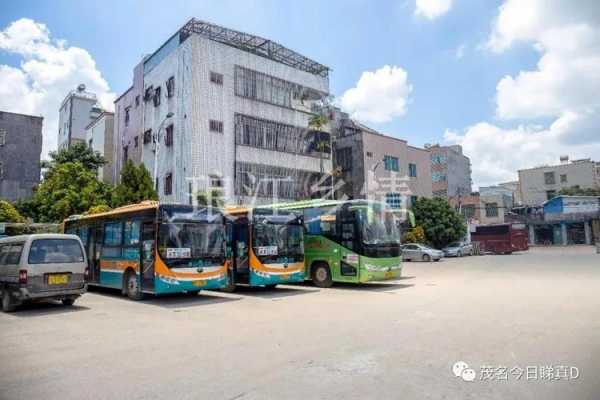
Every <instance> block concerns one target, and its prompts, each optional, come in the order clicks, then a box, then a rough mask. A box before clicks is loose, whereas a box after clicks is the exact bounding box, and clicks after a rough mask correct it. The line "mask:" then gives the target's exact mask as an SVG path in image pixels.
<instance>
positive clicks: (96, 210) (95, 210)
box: [85, 204, 112, 215]
mask: <svg viewBox="0 0 600 400" xmlns="http://www.w3.org/2000/svg"><path fill="white" fill-rule="evenodd" d="M110 210H112V208H110V206H108V205H106V204H98V205H97V206H93V207H91V208H90V209H89V210H87V212H86V213H85V214H86V215H94V214H100V213H105V212H109V211H110Z"/></svg>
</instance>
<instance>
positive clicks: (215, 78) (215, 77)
mask: <svg viewBox="0 0 600 400" xmlns="http://www.w3.org/2000/svg"><path fill="white" fill-rule="evenodd" d="M210 81H211V82H212V83H216V84H217V85H222V84H223V74H219V73H217V72H212V71H211V72H210Z"/></svg>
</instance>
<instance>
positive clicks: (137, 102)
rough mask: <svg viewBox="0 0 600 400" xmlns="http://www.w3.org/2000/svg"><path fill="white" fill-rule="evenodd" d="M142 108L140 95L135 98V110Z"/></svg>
mask: <svg viewBox="0 0 600 400" xmlns="http://www.w3.org/2000/svg"><path fill="white" fill-rule="evenodd" d="M139 106H140V95H139V94H138V95H137V96H135V108H138V107H139Z"/></svg>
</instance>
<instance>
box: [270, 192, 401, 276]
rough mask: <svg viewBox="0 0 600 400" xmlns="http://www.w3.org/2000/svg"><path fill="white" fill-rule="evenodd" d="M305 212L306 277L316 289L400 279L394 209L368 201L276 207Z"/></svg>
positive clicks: (290, 204) (397, 236)
mask: <svg viewBox="0 0 600 400" xmlns="http://www.w3.org/2000/svg"><path fill="white" fill-rule="evenodd" d="M271 207H274V208H276V209H282V210H294V211H297V212H299V213H302V217H303V221H304V228H305V235H304V261H305V274H306V278H307V279H310V280H312V281H313V283H314V284H315V285H316V286H319V287H330V286H331V285H332V284H333V282H352V283H364V282H371V281H384V280H392V279H398V278H399V277H400V276H401V274H402V261H401V259H402V257H401V249H400V232H399V229H398V222H397V220H396V217H395V216H394V210H393V209H391V208H390V207H389V206H388V205H387V204H384V203H380V202H373V201H367V200H350V201H338V200H307V201H299V202H294V203H285V204H277V205H273V206H271Z"/></svg>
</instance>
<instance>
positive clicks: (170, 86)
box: [167, 76, 175, 97]
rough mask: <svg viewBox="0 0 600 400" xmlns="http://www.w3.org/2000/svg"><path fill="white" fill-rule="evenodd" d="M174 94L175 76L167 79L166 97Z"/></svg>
mask: <svg viewBox="0 0 600 400" xmlns="http://www.w3.org/2000/svg"><path fill="white" fill-rule="evenodd" d="M173 96H175V77H174V76H172V77H170V78H169V79H167V97H173Z"/></svg>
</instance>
